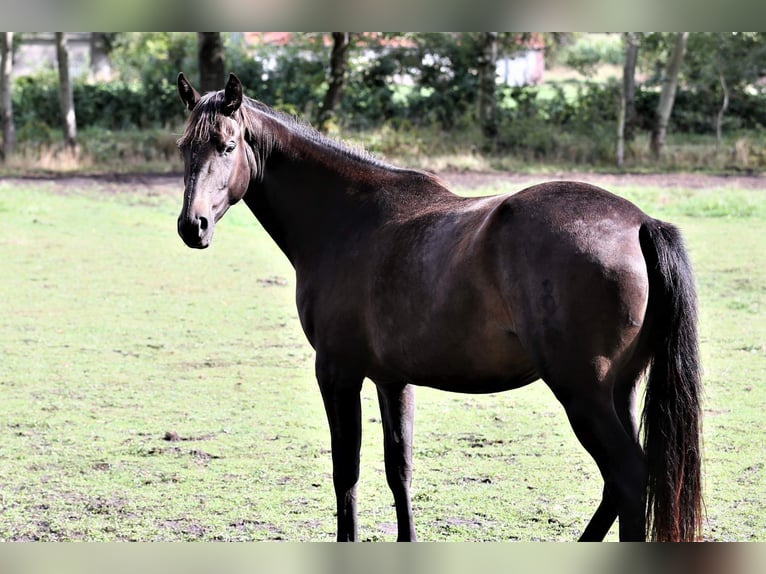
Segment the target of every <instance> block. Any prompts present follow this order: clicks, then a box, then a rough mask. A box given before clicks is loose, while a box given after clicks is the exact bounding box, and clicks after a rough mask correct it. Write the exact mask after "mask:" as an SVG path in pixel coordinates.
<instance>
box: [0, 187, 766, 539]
mask: <svg viewBox="0 0 766 574" xmlns="http://www.w3.org/2000/svg"><path fill="white" fill-rule="evenodd" d="M178 191H179V195H178V196H177V197H171V196H169V195H166V194H164V193H159V194H157V193H152V192H148V191H147V190H146V189H145V188H140V187H139V188H138V189H135V190H125V189H123V188H122V187H119V188H114V186H112V187H110V186H107V185H103V186H99V185H88V186H82V187H81V188H71V187H69V188H61V187H59V186H56V185H54V184H44V183H25V184H17V183H14V184H13V185H10V184H8V183H3V182H0V218H1V219H2V222H3V225H2V232H0V261H2V280H1V281H0V300H2V310H3V312H2V314H1V315H0V345H2V361H1V362H0V398H1V400H0V461H2V464H0V540H51V541H69V540H92V541H100V540H141V541H160V540H162V541H172V540H204V541H209V540H227V541H237V540H273V539H278V540H282V539H284V540H332V539H333V537H334V528H335V519H334V516H333V513H334V506H335V502H334V496H333V493H332V486H331V465H330V454H329V436H328V434H329V433H328V431H327V424H326V420H325V416H324V412H323V410H322V406H321V400H320V397H319V393H318V390H317V388H316V383H315V381H314V379H313V375H312V373H313V353H312V350H311V348H310V347H309V345H308V344H307V343H306V341H305V339H304V337H303V334H302V332H301V331H300V327H299V324H298V321H297V317H296V312H295V309H294V302H293V297H294V277H293V274H292V269H291V268H290V266H289V264H288V262H287V261H286V259H285V258H284V257H283V256H282V254H281V253H280V252H279V251H278V250H277V248H276V247H275V246H274V245H273V244H272V243H271V241H270V239H269V238H268V236H267V235H266V233H265V232H264V231H263V230H262V229H261V228H260V226H259V225H258V224H257V222H256V221H255V220H254V219H253V218H252V216H251V215H250V214H249V212H247V210H246V208H244V207H241V206H237V207H235V208H233V209H232V211H231V212H230V213H229V214H228V215H227V217H226V219H225V220H223V221H222V222H221V223H220V224H219V226H218V228H217V230H216V239H215V242H214V244H213V247H212V248H210V249H208V250H206V251H204V252H198V251H193V250H189V249H187V248H186V247H185V246H184V245H183V244H182V242H181V241H180V239H179V238H178V237H177V235H176V230H175V225H176V223H175V220H176V216H177V212H178V209H179V207H180V187H179V190H178ZM458 191H459V190H458ZM492 191H493V190H491V189H484V190H481V193H489V192H492ZM614 191H616V192H618V193H621V194H623V195H625V196H627V197H629V198H630V199H632V200H634V201H636V202H637V203H638V204H639V205H640V206H641V207H643V208H644V209H645V210H647V211H648V212H650V213H651V214H652V215H654V216H657V217H661V218H665V219H668V220H671V221H674V222H676V223H678V224H679V225H680V227H681V228H682V230H683V231H684V233H685V236H686V238H687V243H688V246H689V250H690V253H691V256H692V259H693V262H694V265H695V268H696V271H697V280H698V288H699V296H700V307H701V325H700V328H701V345H702V357H703V364H704V368H705V376H704V380H705V386H706V399H705V422H704V433H705V437H704V438H705V453H706V455H705V476H706V480H705V485H706V508H707V522H706V524H705V536H706V538H708V539H712V540H738V541H748V540H759V541H766V511H764V507H763V493H764V492H766V470H765V469H764V452H766V450H765V449H764V446H766V445H765V444H764V443H765V441H764V437H765V436H766V433H765V431H766V417H764V408H765V407H766V386H765V385H764V382H766V321H764V319H766V307H765V304H766V299H765V297H766V249H764V247H765V245H764V244H765V243H766V241H765V240H766V193H764V192H763V191H754V190H750V191H748V190H735V189H721V190H686V189H679V190H670V191H667V190H665V191H663V190H660V189H656V188H640V187H630V188H627V187H626V188H615V189H614ZM474 193H475V192H474ZM416 395H417V402H418V408H417V414H416V428H415V479H414V484H413V499H414V500H413V502H414V507H415V512H416V525H417V528H418V533H419V536H420V538H421V539H423V540H573V539H575V538H576V537H577V536H578V535H579V533H580V532H581V530H582V529H583V527H584V526H585V524H586V522H587V520H588V519H589V517H590V515H591V513H592V512H593V510H594V509H595V507H596V504H597V501H598V499H599V497H600V490H601V480H600V477H599V476H598V471H597V469H596V467H595V464H594V463H593V462H592V461H591V459H590V458H589V457H588V456H587V455H586V453H585V452H584V451H583V449H582V448H581V447H580V446H579V444H578V443H577V441H576V439H575V438H574V435H573V434H572V432H571V430H570V429H569V427H568V424H567V422H566V418H565V416H564V414H563V412H562V410H561V408H560V407H559V405H558V403H557V402H556V401H555V400H554V399H553V397H552V395H551V393H550V392H549V391H548V390H547V388H546V387H545V386H544V385H543V384H541V383H537V384H534V385H530V386H528V387H526V388H523V389H520V390H517V391H513V392H509V393H504V394H498V395H486V396H468V395H457V394H449V393H440V392H437V391H431V390H428V389H418V391H417V393H416ZM379 419H380V415H379V412H378V409H377V403H376V401H375V399H374V388H373V387H372V385H371V384H369V383H367V384H365V388H364V391H363V420H364V442H363V451H362V479H361V484H360V487H359V513H360V529H359V530H360V536H361V538H362V539H365V540H393V539H394V538H395V525H394V520H395V517H394V511H393V507H392V500H391V497H390V495H389V493H388V490H387V487H386V485H385V477H384V471H383V462H382V436H381V430H380V421H379ZM609 539H611V540H614V539H616V533H615V530H614V529H613V531H612V533H610V536H609Z"/></svg>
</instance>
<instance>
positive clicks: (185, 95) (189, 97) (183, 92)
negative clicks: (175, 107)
mask: <svg viewBox="0 0 766 574" xmlns="http://www.w3.org/2000/svg"><path fill="white" fill-rule="evenodd" d="M178 95H179V96H181V101H182V102H183V103H184V105H185V106H186V109H188V110H189V111H191V110H193V109H194V106H196V105H197V102H198V101H199V98H200V95H199V92H198V91H197V90H195V89H194V86H192V85H191V84H190V83H189V80H187V79H186V76H184V73H183V72H181V73H180V74H178Z"/></svg>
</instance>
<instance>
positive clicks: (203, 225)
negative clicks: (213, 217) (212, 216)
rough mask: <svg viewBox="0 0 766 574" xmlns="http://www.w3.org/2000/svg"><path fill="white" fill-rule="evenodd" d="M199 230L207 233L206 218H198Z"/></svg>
mask: <svg viewBox="0 0 766 574" xmlns="http://www.w3.org/2000/svg"><path fill="white" fill-rule="evenodd" d="M199 228H200V231H207V217H200V218H199Z"/></svg>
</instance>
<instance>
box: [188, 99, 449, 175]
mask: <svg viewBox="0 0 766 574" xmlns="http://www.w3.org/2000/svg"><path fill="white" fill-rule="evenodd" d="M223 100H224V91H223V90H220V91H218V92H209V93H207V94H205V95H204V96H202V98H201V99H200V100H199V102H197V105H196V106H194V109H193V110H192V111H191V114H190V116H189V118H188V120H187V122H186V126H185V127H184V132H183V134H182V135H181V137H180V138H179V139H178V142H177V144H178V146H179V147H182V146H185V145H190V144H192V143H193V142H205V141H210V139H211V138H213V137H220V136H221V134H222V133H223V132H224V131H225V130H224V127H223V126H224V122H223V118H224V117H225V116H224V115H223V114H221V113H220V111H221V105H222V103H223ZM259 114H262V115H264V116H266V117H268V118H270V119H272V120H274V121H276V122H278V123H279V124H281V125H282V126H284V127H285V128H287V129H288V130H289V131H290V132H291V133H293V134H295V135H297V136H298V137H301V138H304V139H307V140H309V141H312V142H314V143H317V144H319V145H321V146H322V147H325V148H329V149H332V150H333V151H335V152H336V153H338V154H340V155H342V156H343V157H346V158H349V159H354V160H358V161H361V162H364V163H366V164H368V165H372V166H375V167H379V168H383V169H386V170H390V171H397V172H402V173H406V172H409V173H413V174H418V175H420V176H423V177H426V178H428V179H431V180H432V181H434V182H435V183H438V184H439V185H441V186H443V185H444V183H443V182H442V181H440V180H439V178H438V177H437V176H435V175H434V174H431V173H428V172H425V171H422V170H416V169H406V168H400V167H396V166H394V165H391V164H389V163H387V162H385V161H383V160H381V159H379V158H377V157H375V156H374V155H372V154H371V153H370V152H369V151H367V150H366V149H364V147H362V146H361V145H354V144H350V143H347V142H343V141H339V140H336V139H333V138H331V137H328V136H326V135H324V134H322V133H320V132H319V131H317V130H316V129H315V128H313V127H312V126H311V125H309V124H308V123H306V122H305V121H303V120H301V119H299V118H298V117H296V116H293V115H290V114H286V113H284V112H281V111H278V110H275V109H274V108H271V107H269V106H267V105H266V104H264V103H263V102H260V101H258V100H255V99H253V98H249V97H247V96H243V99H242V105H241V106H240V107H239V109H237V111H235V112H234V114H232V116H231V117H232V119H233V120H234V121H236V122H237V123H238V124H239V125H240V127H241V128H242V129H243V131H244V134H245V141H247V142H248V143H249V144H250V146H251V148H252V150H253V152H254V153H255V155H256V156H257V157H258V159H259V163H260V165H263V164H264V163H265V160H266V158H267V157H268V156H269V155H270V154H271V152H272V151H274V150H275V149H280V150H282V149H283V148H282V147H281V142H280V140H279V138H278V137H277V134H276V133H275V132H274V130H272V129H269V127H268V125H267V122H263V121H260V119H259Z"/></svg>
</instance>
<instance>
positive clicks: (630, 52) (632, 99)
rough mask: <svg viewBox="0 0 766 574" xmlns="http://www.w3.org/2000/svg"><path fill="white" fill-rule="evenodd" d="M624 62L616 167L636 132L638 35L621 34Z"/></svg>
mask: <svg viewBox="0 0 766 574" xmlns="http://www.w3.org/2000/svg"><path fill="white" fill-rule="evenodd" d="M623 44H624V45H625V62H624V64H623V68H622V89H621V91H620V111H619V117H618V118H617V167H622V166H623V162H624V160H625V143H626V142H631V141H633V137H634V135H635V130H636V60H637V59H638V34H637V33H636V32H626V33H625V34H623Z"/></svg>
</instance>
